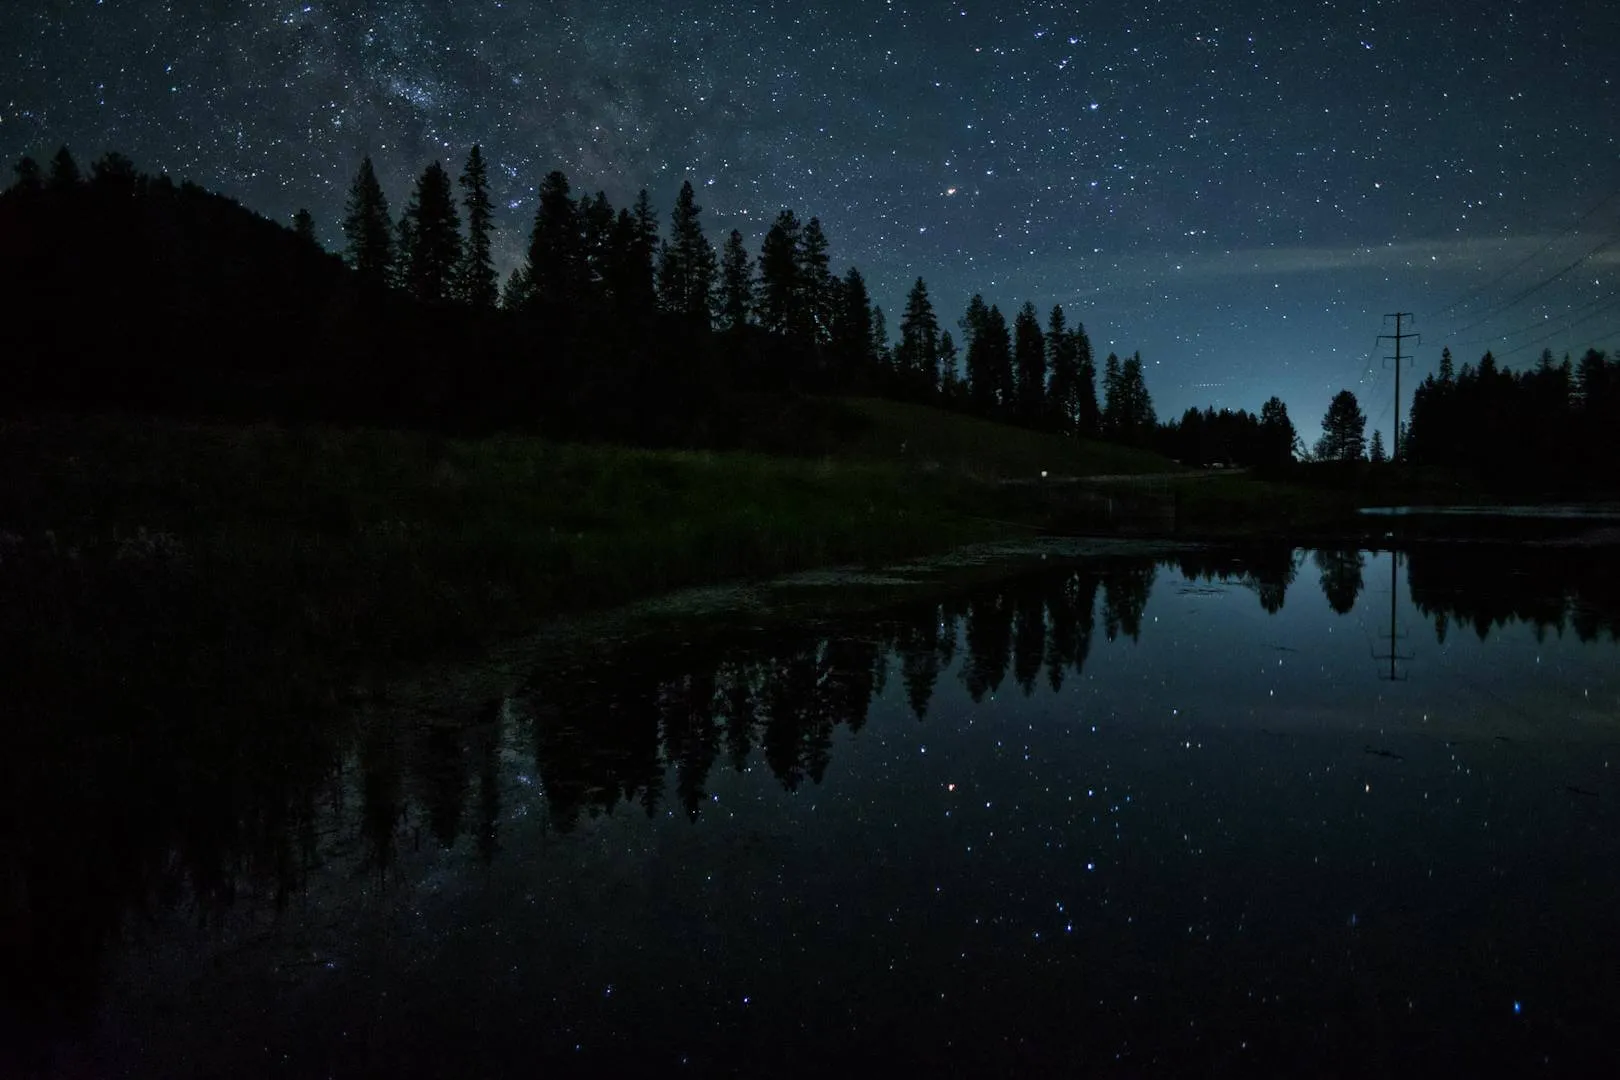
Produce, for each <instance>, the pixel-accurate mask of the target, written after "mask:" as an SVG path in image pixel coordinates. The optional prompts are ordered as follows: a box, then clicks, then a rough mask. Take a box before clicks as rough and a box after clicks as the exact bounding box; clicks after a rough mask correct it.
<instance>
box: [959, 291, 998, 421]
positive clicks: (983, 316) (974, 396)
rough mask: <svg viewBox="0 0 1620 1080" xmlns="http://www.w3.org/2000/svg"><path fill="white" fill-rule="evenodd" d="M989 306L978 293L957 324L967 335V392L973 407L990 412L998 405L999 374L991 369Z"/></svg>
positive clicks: (974, 295)
mask: <svg viewBox="0 0 1620 1080" xmlns="http://www.w3.org/2000/svg"><path fill="white" fill-rule="evenodd" d="M989 323H990V308H989V307H988V306H987V305H986V304H985V302H984V297H983V296H980V295H979V294H978V293H974V294H973V299H971V300H969V301H968V307H967V312H966V314H964V315H963V316H962V319H961V322H960V323H959V324H958V325H960V326H961V328H962V333H963V334H964V335H965V336H966V338H967V391H968V397H969V399H970V400H971V401H972V402H973V406H974V408H975V409H976V410H977V411H979V412H980V413H986V414H987V413H989V412H990V410H991V409H993V408H994V407H995V404H996V377H995V372H994V371H992V370H991V364H990V360H991V351H992V350H991V347H990V338H989V334H988V329H989Z"/></svg>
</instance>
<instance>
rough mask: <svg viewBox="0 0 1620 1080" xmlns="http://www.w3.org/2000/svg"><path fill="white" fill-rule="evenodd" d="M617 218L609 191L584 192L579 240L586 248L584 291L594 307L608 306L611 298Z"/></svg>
mask: <svg viewBox="0 0 1620 1080" xmlns="http://www.w3.org/2000/svg"><path fill="white" fill-rule="evenodd" d="M616 224H617V218H616V217H615V216H614V213H613V204H612V203H610V202H608V197H607V193H606V192H604V191H598V192H597V193H596V194H595V195H594V196H590V195H581V196H580V199H579V227H580V244H581V246H582V249H583V250H584V252H585V293H584V298H585V299H586V300H588V301H589V303H590V305H591V307H592V308H593V309H601V308H605V307H606V306H607V305H608V303H609V301H610V300H611V299H612V292H613V284H614V278H615V276H616V275H615V251H614V246H613V230H614V227H615V225H616Z"/></svg>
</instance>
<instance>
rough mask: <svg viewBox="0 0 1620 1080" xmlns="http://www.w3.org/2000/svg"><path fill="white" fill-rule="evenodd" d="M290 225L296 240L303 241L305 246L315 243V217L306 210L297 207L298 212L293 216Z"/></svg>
mask: <svg viewBox="0 0 1620 1080" xmlns="http://www.w3.org/2000/svg"><path fill="white" fill-rule="evenodd" d="M292 224H293V235H295V236H297V237H298V239H300V240H302V241H304V243H306V244H314V243H316V240H315V217H314V215H312V214H311V213H310V212H309V210H308V208H306V207H299V208H298V212H297V213H295V214H293V223H292Z"/></svg>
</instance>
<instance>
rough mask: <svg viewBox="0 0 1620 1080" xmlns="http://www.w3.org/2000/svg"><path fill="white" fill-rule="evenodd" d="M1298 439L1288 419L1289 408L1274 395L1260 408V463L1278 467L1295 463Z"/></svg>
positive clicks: (1292, 423)
mask: <svg viewBox="0 0 1620 1080" xmlns="http://www.w3.org/2000/svg"><path fill="white" fill-rule="evenodd" d="M1297 437H1298V436H1297V433H1296V432H1295V431H1294V422H1293V421H1292V420H1290V419H1289V418H1288V406H1286V405H1284V404H1283V401H1282V398H1279V397H1277V396H1275V395H1273V396H1272V397H1271V398H1270V399H1269V400H1267V401H1266V403H1265V404H1264V405H1262V406H1260V454H1259V463H1260V464H1264V465H1272V466H1276V465H1286V464H1287V463H1289V462H1291V461H1293V460H1294V442H1295V440H1296V439H1297Z"/></svg>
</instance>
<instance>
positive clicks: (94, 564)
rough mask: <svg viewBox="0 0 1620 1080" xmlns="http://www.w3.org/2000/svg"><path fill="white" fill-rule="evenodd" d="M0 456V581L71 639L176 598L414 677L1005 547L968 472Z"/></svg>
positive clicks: (399, 449) (549, 461) (139, 436)
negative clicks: (717, 600) (730, 598)
mask: <svg viewBox="0 0 1620 1080" xmlns="http://www.w3.org/2000/svg"><path fill="white" fill-rule="evenodd" d="M0 455H4V458H5V460H7V461H8V462H11V463H14V464H13V468H12V470H11V471H10V472H9V474H8V475H7V476H6V477H5V479H4V482H3V483H0V529H3V530H4V531H5V534H6V538H5V540H4V543H5V545H6V551H5V552H4V553H0V559H3V560H4V563H3V564H0V572H4V571H11V572H7V573H6V574H5V576H6V578H7V580H8V582H9V585H8V587H9V588H11V589H12V590H15V591H16V594H15V595H13V597H12V599H13V601H15V602H16V603H19V604H23V603H25V604H26V606H27V608H29V609H31V610H32V611H33V613H34V615H35V617H36V620H43V621H44V622H46V623H54V624H56V625H58V627H59V629H60V631H61V633H62V634H63V635H64V636H66V637H75V636H81V637H82V636H83V632H84V631H85V630H86V629H87V628H88V627H89V626H90V625H92V624H94V623H96V622H98V621H100V620H99V619H98V617H97V615H96V611H97V608H98V606H99V607H100V608H101V609H102V610H104V611H110V610H111V609H109V608H107V607H106V604H107V603H108V599H107V596H106V595H98V594H107V593H109V592H111V593H125V592H128V591H129V590H128V589H126V588H124V586H126V585H131V583H138V582H143V581H144V582H146V583H147V584H150V583H151V582H158V581H161V582H162V583H164V584H163V586H162V588H161V589H160V590H159V591H161V592H162V593H163V599H162V602H161V604H159V606H158V608H156V609H154V610H153V611H151V612H148V613H146V614H145V615H143V616H140V618H143V619H163V618H173V619H183V620H189V621H191V622H192V623H194V624H195V625H196V626H197V627H198V628H199V629H201V628H207V627H212V628H214V629H215V630H218V631H229V632H233V633H235V632H240V633H242V634H248V635H250V636H253V637H258V638H263V639H265V640H272V641H274V640H279V641H281V642H295V643H299V644H300V645H301V646H303V647H306V648H317V649H323V650H327V651H331V652H335V653H349V652H358V653H363V654H365V655H368V656H377V655H386V656H389V657H397V658H412V657H418V656H422V655H426V654H428V653H433V652H439V651H442V650H444V649H446V648H454V647H456V646H458V645H467V644H474V643H477V642H479V641H483V640H488V639H489V638H492V637H495V636H498V635H501V634H507V633H512V632H515V631H520V630H522V629H525V628H527V627H530V626H532V625H534V623H535V622H537V621H539V620H541V619H544V618H546V617H547V616H550V615H554V614H558V613H563V612H568V611H573V610H579V609H582V608H586V607H594V606H600V605H604V604H610V603H614V602H617V601H621V600H625V599H629V598H632V597H635V596H640V595H645V594H648V593H652V592H657V591H661V590H664V589H669V588H673V587H676V586H681V585H687V584H693V583H697V582H708V581H716V580H724V579H731V578H737V577H753V576H760V575H766V574H773V573H778V572H782V571H788V570H795V569H802V568H805V567H811V566H819V565H825V564H828V563H836V562H861V561H878V560H885V559H892V558H896V557H901V556H906V555H912V554H917V553H921V552H926V551H932V550H939V549H942V548H944V547H948V546H950V545H954V544H957V543H961V542H966V541H970V540H975V539H983V538H987V537H989V536H993V535H997V534H999V533H1001V532H1002V531H1003V529H1004V527H1003V526H998V525H995V524H993V523H989V522H987V521H985V520H983V519H982V518H978V517H976V516H975V515H973V513H972V510H973V505H972V504H973V497H972V493H971V491H968V490H965V489H964V488H963V487H962V486H961V482H960V481H959V479H958V478H957V477H955V476H951V475H946V474H943V473H942V474H938V475H928V474H918V473H916V472H915V471H914V470H911V469H909V468H907V467H905V466H904V465H901V464H896V463H891V462H882V461H839V462H832V461H805V460H795V459H788V458H771V457H764V456H759V455H751V454H740V453H737V454H707V453H682V452H651V451H640V450H632V449H624V448H617V447H581V446H558V445H553V444H549V443H546V442H543V441H540V440H537V439H531V438H521V437H499V438H493V439H487V440H478V441H459V440H451V439H444V438H438V437H433V436H426V435H419V434H411V433H401V432H384V431H333V430H304V431H287V430H280V429H275V428H269V427H249V428H240V427H229V426H216V425H204V424H178V423H173V422H159V421H148V420H122V419H106V418H97V419H84V418H57V419H52V420H47V421H33V422H11V423H8V424H6V425H5V426H4V427H3V428H0ZM25 568H26V569H28V570H31V571H35V572H37V574H35V575H34V580H33V583H32V584H30V583H29V582H28V581H25V580H23V578H24V576H25V575H24V574H23V570H24V569H25ZM148 579H149V580H148ZM48 582H54V584H47V583H48ZM143 587H144V586H143ZM136 591H137V592H139V591H140V588H137V589H136ZM147 591H150V590H149V589H148V590H147ZM23 594H27V595H26V596H25V595H23ZM132 599H134V598H132ZM153 599H154V602H156V598H155V596H154V598H153ZM12 610H13V611H16V610H18V608H17V607H13V609H12ZM120 617H121V618H123V619H125V620H127V619H129V618H132V617H136V616H135V613H133V612H129V613H125V614H124V615H123V616H120Z"/></svg>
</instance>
